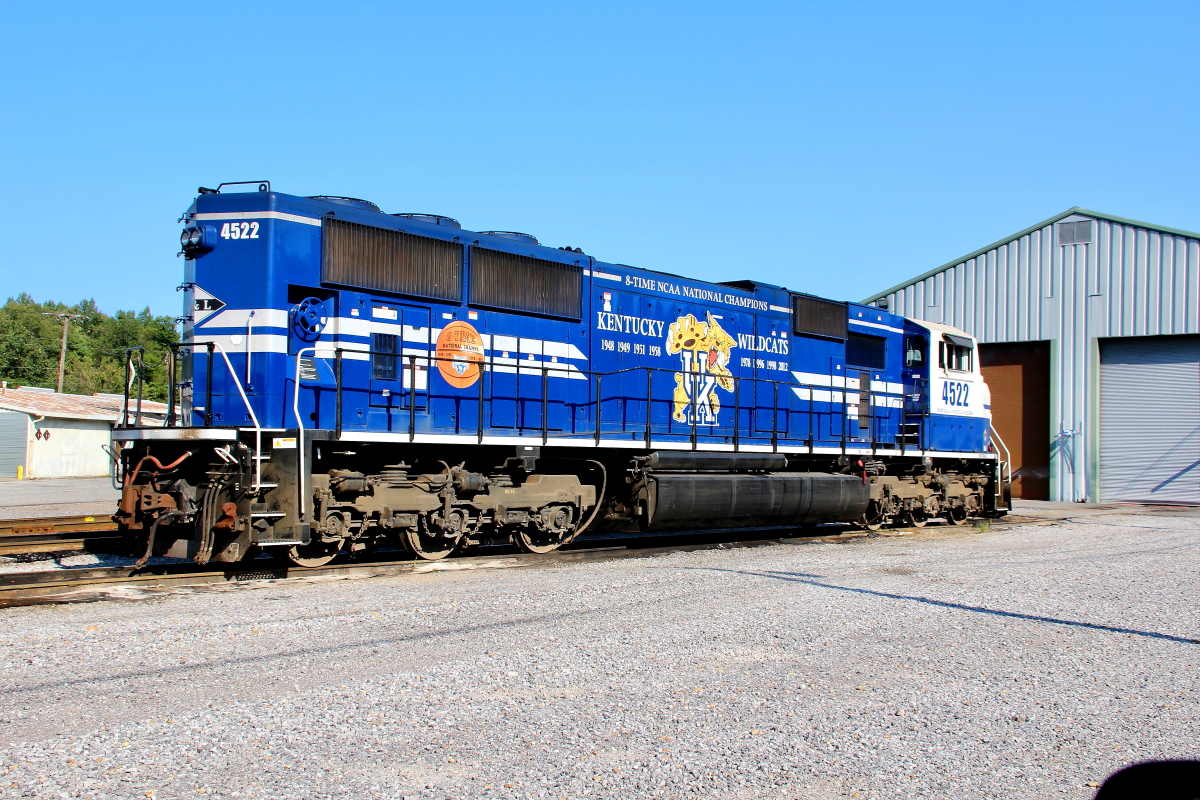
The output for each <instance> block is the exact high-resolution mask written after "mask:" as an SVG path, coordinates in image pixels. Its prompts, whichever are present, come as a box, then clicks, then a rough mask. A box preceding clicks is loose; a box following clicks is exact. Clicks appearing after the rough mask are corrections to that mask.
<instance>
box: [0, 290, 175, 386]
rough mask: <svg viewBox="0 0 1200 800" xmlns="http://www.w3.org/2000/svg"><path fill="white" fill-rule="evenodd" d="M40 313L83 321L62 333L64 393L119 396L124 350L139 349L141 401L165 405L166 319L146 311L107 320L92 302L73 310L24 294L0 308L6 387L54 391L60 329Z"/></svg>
mask: <svg viewBox="0 0 1200 800" xmlns="http://www.w3.org/2000/svg"><path fill="white" fill-rule="evenodd" d="M44 313H51V314H54V313H67V314H85V315H86V316H87V319H86V320H77V321H73V322H72V323H71V326H70V329H69V332H68V336H67V358H66V374H65V376H64V379H63V391H64V392H67V393H70V394H94V393H96V392H110V393H113V394H120V393H121V392H123V391H124V382H125V358H126V348H130V347H138V346H144V347H145V348H146V351H145V354H144V356H143V358H142V364H143V376H142V377H143V380H144V381H145V386H144V389H143V392H144V396H145V397H146V398H147V399H150V400H166V399H167V369H166V354H167V351H168V348H169V345H170V344H171V343H172V342H176V341H178V334H177V333H176V331H175V321H174V320H173V319H172V318H171V317H156V316H154V315H153V314H152V313H150V309H149V308H146V309H144V310H142V312H141V313H135V312H133V311H118V312H117V313H116V314H115V315H113V316H109V315H108V314H105V313H104V312H103V311H101V310H100V309H99V308H97V307H96V303H95V301H94V300H84V301H82V302H79V303H76V304H75V305H73V306H69V305H67V304H65V303H57V302H54V301H46V302H43V303H39V302H37V301H36V300H34V299H33V298H32V297H30V296H29V295H28V294H26V293H21V294H20V295H18V296H17V297H10V298H8V301H7V302H6V303H5V304H4V305H3V306H0V378H2V379H4V380H7V381H8V382H9V384H10V385H19V386H42V387H48V388H54V387H55V386H56V385H57V382H58V355H59V348H60V346H61V343H62V323H61V322H59V321H58V320H57V319H56V318H54V317H46V316H42V315H43V314H44Z"/></svg>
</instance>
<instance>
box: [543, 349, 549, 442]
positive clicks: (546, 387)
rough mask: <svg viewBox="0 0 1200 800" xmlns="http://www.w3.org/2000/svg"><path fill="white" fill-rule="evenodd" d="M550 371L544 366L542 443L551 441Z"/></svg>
mask: <svg viewBox="0 0 1200 800" xmlns="http://www.w3.org/2000/svg"><path fill="white" fill-rule="evenodd" d="M549 414H550V373H549V372H548V371H547V370H546V367H544V366H543V367H542V444H546V442H548V441H550V419H549Z"/></svg>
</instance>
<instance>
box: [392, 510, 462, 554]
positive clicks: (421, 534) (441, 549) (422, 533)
mask: <svg viewBox="0 0 1200 800" xmlns="http://www.w3.org/2000/svg"><path fill="white" fill-rule="evenodd" d="M456 521H457V518H455V519H452V522H456ZM400 542H401V544H403V545H404V546H405V547H406V548H407V549H408V551H409V552H411V553H412V554H413V555H415V556H417V557H418V558H423V559H425V560H426V561H437V560H438V559H441V558H445V557H446V556H448V555H450V554H451V553H453V552H454V551H455V550H456V549H457V548H458V545H459V543H460V542H462V535H461V534H460V535H458V536H456V537H454V538H450V539H447V538H446V537H445V536H439V535H437V534H430V533H429V532H428V531H427V530H426V523H425V520H424V519H423V518H422V519H421V520H420V522H419V524H418V526H417V527H416V528H407V529H406V530H404V531H402V532H401V534H400Z"/></svg>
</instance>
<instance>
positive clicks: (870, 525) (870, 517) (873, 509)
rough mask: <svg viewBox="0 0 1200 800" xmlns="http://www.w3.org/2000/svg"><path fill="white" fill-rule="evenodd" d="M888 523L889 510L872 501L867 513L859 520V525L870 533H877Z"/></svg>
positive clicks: (868, 505)
mask: <svg viewBox="0 0 1200 800" xmlns="http://www.w3.org/2000/svg"><path fill="white" fill-rule="evenodd" d="M887 521H888V519H887V510H886V509H884V508H881V507H880V505H879V504H878V503H876V502H875V501H874V500H872V501H871V502H870V503H868V504H867V512H866V513H865V514H863V515H862V517H861V518H860V519H859V520H858V525H859V527H862V528H866V529H867V530H869V531H877V530H879V529H880V528H882V527H883V526H884V525H886V524H887Z"/></svg>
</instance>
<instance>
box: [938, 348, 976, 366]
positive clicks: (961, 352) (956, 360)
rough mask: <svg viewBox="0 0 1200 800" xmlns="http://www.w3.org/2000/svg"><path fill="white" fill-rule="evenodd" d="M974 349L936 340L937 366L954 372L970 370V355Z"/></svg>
mask: <svg viewBox="0 0 1200 800" xmlns="http://www.w3.org/2000/svg"><path fill="white" fill-rule="evenodd" d="M974 352H975V349H974V348H973V347H968V346H966V345H961V344H955V343H954V342H938V366H939V367H941V368H942V369H952V370H955V371H956V372H970V371H971V357H972V355H973V354H974Z"/></svg>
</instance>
